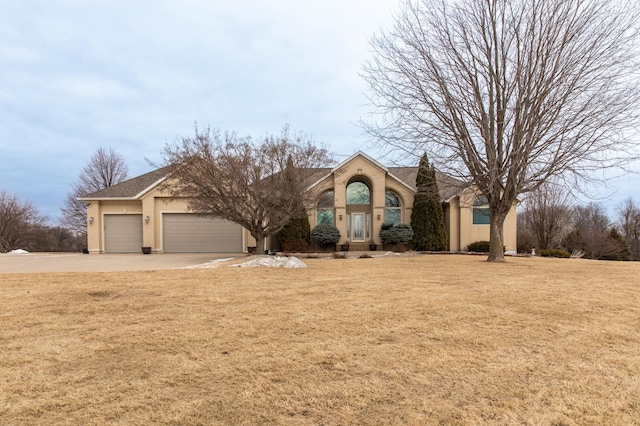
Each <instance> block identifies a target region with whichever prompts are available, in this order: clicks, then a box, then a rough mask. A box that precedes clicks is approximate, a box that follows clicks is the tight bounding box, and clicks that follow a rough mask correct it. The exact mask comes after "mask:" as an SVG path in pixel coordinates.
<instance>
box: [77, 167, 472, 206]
mask: <svg viewBox="0 0 640 426" xmlns="http://www.w3.org/2000/svg"><path fill="white" fill-rule="evenodd" d="M332 170H333V169H332V168H318V169H313V171H312V174H311V177H310V179H309V181H310V182H317V181H318V180H320V179H322V178H324V177H325V176H328V175H329V174H330V173H331V171H332ZM388 170H389V173H391V174H392V175H393V176H395V177H396V178H398V179H400V181H402V182H403V183H404V184H406V185H407V186H409V187H411V188H413V189H414V190H415V189H416V176H417V175H418V168H417V167H389V168H388ZM166 175H167V168H166V167H165V168H160V169H157V170H154V171H152V172H149V173H146V174H144V175H141V176H138V177H135V178H133V179H129V180H127V181H125V182H122V183H119V184H118V185H114V186H110V187H109V188H105V189H103V190H101V191H98V192H94V193H93V194H89V195H87V196H85V197H82V199H85V200H93V199H100V198H134V197H136V196H137V195H139V194H140V193H141V192H143V191H144V190H145V189H148V188H149V187H150V186H152V185H153V184H154V183H156V182H158V181H160V180H161V179H162V178H164V177H166ZM436 181H437V182H438V190H439V191H440V197H441V198H442V199H443V200H448V199H449V198H451V197H452V196H454V195H457V194H459V193H460V191H462V190H463V189H464V188H466V187H467V186H468V185H467V184H465V183H464V182H462V181H460V180H458V179H455V178H453V177H451V176H448V175H445V174H444V173H440V172H436Z"/></svg>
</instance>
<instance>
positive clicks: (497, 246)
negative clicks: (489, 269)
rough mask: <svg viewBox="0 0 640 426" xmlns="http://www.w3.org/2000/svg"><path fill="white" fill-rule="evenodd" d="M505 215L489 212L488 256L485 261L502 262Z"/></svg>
mask: <svg viewBox="0 0 640 426" xmlns="http://www.w3.org/2000/svg"><path fill="white" fill-rule="evenodd" d="M506 217H507V215H506V214H498V213H494V212H493V211H492V212H491V224H490V225H489V226H490V227H491V228H490V231H489V240H490V244H489V258H488V259H487V262H504V220H505V218H506Z"/></svg>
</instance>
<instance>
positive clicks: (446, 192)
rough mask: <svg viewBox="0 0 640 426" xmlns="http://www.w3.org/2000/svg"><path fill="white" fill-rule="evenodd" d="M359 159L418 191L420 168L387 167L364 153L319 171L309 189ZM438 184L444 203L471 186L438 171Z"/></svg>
mask: <svg viewBox="0 0 640 426" xmlns="http://www.w3.org/2000/svg"><path fill="white" fill-rule="evenodd" d="M357 157H363V158H365V159H366V160H367V161H369V162H371V163H373V164H375V165H376V166H377V167H379V168H380V169H381V170H383V171H385V172H386V173H387V174H389V175H390V176H392V177H393V178H395V179H396V180H398V181H399V182H400V183H402V184H404V185H405V186H406V187H408V188H409V189H410V190H412V191H414V192H415V191H417V188H416V177H417V176H418V167H386V166H384V165H382V164H381V163H380V162H378V161H377V160H374V159H373V158H371V157H370V156H368V155H367V154H365V153H364V152H362V151H358V152H356V153H355V154H353V155H352V156H351V157H349V158H347V159H346V160H344V161H343V162H341V163H340V164H338V165H337V166H335V167H334V168H332V169H329V168H326V169H317V171H314V175H315V176H314V175H312V176H313V178H312V179H310V181H311V182H314V183H313V184H312V185H311V186H310V187H309V188H313V187H314V186H316V185H317V184H319V183H320V182H322V181H323V180H325V179H327V178H328V177H329V176H331V175H332V174H333V173H334V172H336V171H338V170H339V169H340V168H342V167H344V166H345V165H347V164H348V163H349V162H351V161H352V160H354V159H355V158H357ZM436 182H437V184H438V191H439V192H440V197H441V198H442V200H443V201H448V200H449V199H450V198H451V197H454V196H456V195H460V193H461V192H462V191H463V190H464V189H465V188H468V186H469V185H467V184H466V183H465V182H463V181H461V180H458V179H456V178H453V177H451V176H449V175H446V174H444V173H440V172H438V171H436Z"/></svg>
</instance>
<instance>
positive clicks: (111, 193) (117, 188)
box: [80, 167, 167, 200]
mask: <svg viewBox="0 0 640 426" xmlns="http://www.w3.org/2000/svg"><path fill="white" fill-rule="evenodd" d="M166 177H167V169H166V167H163V168H160V169H157V170H154V171H151V172H149V173H145V174H143V175H140V176H138V177H135V178H132V179H129V180H126V181H124V182H120V183H119V184H117V185H113V186H110V187H108V188H105V189H102V190H100V191H97V192H94V193H93V194H88V195H85V196H84V197H81V198H80V199H81V200H97V199H102V198H108V199H137V198H139V197H141V196H142V195H143V194H145V193H147V192H149V191H151V190H152V189H153V188H155V187H156V186H158V185H159V184H160V183H161V182H162V181H163V180H164V179H165V178H166Z"/></svg>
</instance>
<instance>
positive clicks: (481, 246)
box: [469, 241, 490, 253]
mask: <svg viewBox="0 0 640 426" xmlns="http://www.w3.org/2000/svg"><path fill="white" fill-rule="evenodd" d="M489 245H490V243H489V241H476V242H475V243H471V244H469V251H472V252H474V253H489Z"/></svg>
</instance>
